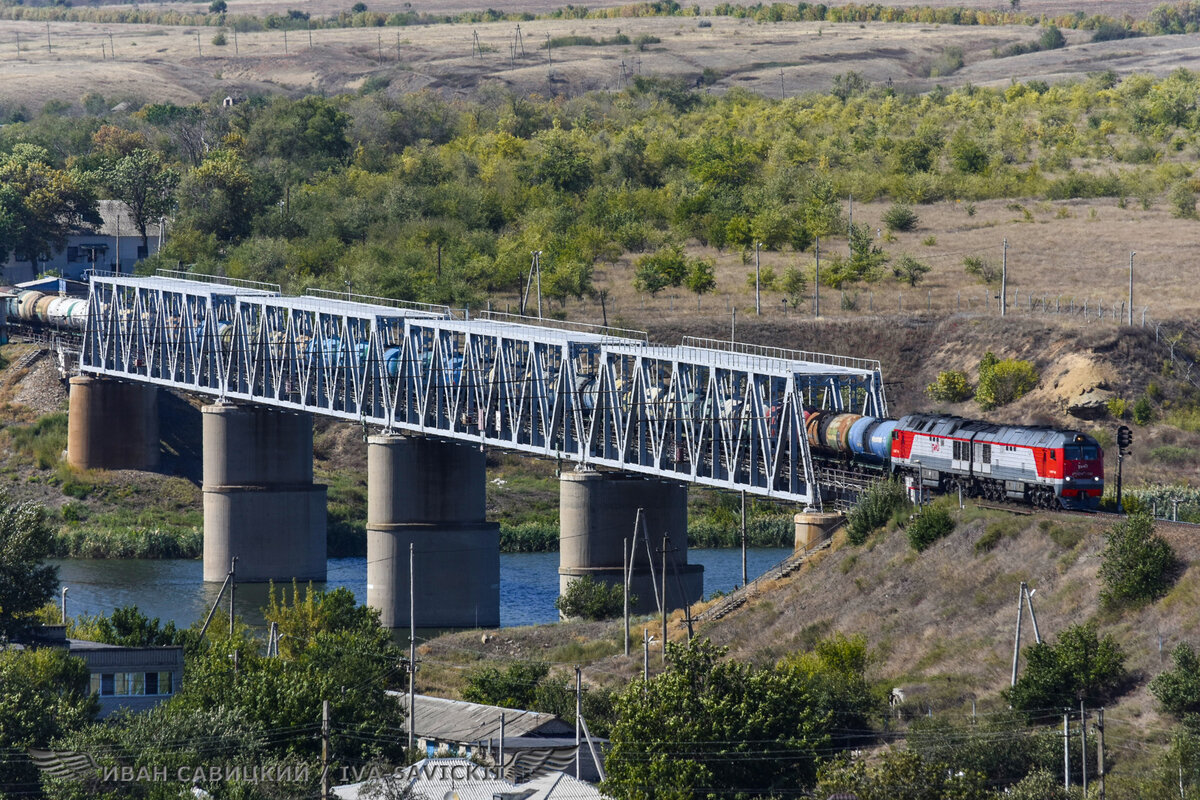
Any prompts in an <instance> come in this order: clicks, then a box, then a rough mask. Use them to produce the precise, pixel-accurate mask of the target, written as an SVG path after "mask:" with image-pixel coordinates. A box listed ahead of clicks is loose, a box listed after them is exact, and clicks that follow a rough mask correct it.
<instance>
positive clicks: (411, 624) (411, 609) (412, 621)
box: [408, 542, 504, 750]
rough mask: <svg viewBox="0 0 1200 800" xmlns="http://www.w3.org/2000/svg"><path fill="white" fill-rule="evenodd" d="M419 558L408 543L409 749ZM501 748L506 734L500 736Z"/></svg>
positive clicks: (414, 710)
mask: <svg viewBox="0 0 1200 800" xmlns="http://www.w3.org/2000/svg"><path fill="white" fill-rule="evenodd" d="M416 563H417V558H416V553H415V551H414V550H413V543H412V542H409V543H408V749H409V750H412V749H413V748H414V747H416V742H415V739H414V738H413V728H414V727H416V721H417V707H416V705H415V703H416V699H417V689H416V687H417V611H416V597H417V590H416V589H415V588H414V587H415V586H416V569H414V567H415V566H416ZM500 741H501V749H503V748H504V745H503V742H504V735H503V734H501V736H500Z"/></svg>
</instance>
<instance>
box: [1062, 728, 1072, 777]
mask: <svg viewBox="0 0 1200 800" xmlns="http://www.w3.org/2000/svg"><path fill="white" fill-rule="evenodd" d="M1070 720H1071V714H1070V712H1069V711H1065V710H1064V711H1063V788H1064V789H1066V790H1068V791H1070V789H1071V722H1070Z"/></svg>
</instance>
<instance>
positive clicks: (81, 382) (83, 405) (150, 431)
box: [67, 375, 159, 470]
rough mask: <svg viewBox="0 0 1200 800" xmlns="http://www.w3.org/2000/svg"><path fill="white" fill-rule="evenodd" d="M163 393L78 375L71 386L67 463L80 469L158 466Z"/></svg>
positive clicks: (134, 385)
mask: <svg viewBox="0 0 1200 800" xmlns="http://www.w3.org/2000/svg"><path fill="white" fill-rule="evenodd" d="M158 453H159V442H158V388H157V387H154V386H149V385H146V384H138V383H125V382H122V381H115V380H110V379H108V378H93V377H91V376H90V375H77V376H75V377H74V378H71V381H70V412H69V414H68V417H67V463H68V464H70V465H71V466H72V467H75V468H77V469H142V470H148V469H154V468H155V467H157V466H158Z"/></svg>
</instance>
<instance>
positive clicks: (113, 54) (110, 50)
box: [108, 33, 237, 61]
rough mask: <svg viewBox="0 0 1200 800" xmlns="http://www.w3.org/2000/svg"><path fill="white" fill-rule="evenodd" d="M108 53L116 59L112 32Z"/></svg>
mask: <svg viewBox="0 0 1200 800" xmlns="http://www.w3.org/2000/svg"><path fill="white" fill-rule="evenodd" d="M234 41H235V42H236V41H237V35H236V34H235V35H234ZM108 54H109V55H110V56H111V57H112V59H113V60H114V61H115V60H116V58H117V49H116V47H114V46H113V35H112V34H111V33H110V34H109V35H108Z"/></svg>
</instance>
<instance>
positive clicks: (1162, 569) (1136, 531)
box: [1100, 512, 1179, 607]
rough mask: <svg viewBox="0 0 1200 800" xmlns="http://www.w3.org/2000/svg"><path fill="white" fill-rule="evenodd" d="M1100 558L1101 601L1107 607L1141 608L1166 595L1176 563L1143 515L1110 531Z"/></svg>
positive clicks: (1148, 520) (1167, 545)
mask: <svg viewBox="0 0 1200 800" xmlns="http://www.w3.org/2000/svg"><path fill="white" fill-rule="evenodd" d="M1107 539H1108V543H1107V544H1106V545H1105V546H1104V552H1103V553H1102V554H1101V564H1100V580H1101V582H1102V584H1103V585H1102V587H1101V589H1100V599H1101V601H1103V603H1104V604H1105V605H1106V606H1109V607H1114V606H1126V605H1140V604H1142V603H1147V602H1150V601H1151V600H1156V599H1158V598H1159V597H1162V596H1163V595H1164V594H1166V593H1167V590H1168V589H1170V588H1171V584H1172V582H1173V579H1174V574H1175V568H1176V565H1177V564H1178V563H1179V562H1178V560H1177V559H1176V557H1175V551H1174V550H1172V549H1171V545H1169V544H1167V542H1166V541H1165V540H1163V539H1162V538H1161V537H1160V536H1158V534H1156V533H1155V532H1154V520H1153V519H1151V517H1150V515H1149V514H1146V513H1144V512H1142V513H1135V514H1131V515H1130V516H1129V518H1128V519H1126V520H1123V521H1121V522H1118V523H1116V524H1115V525H1113V526H1112V527H1111V528H1109V531H1108V534H1107Z"/></svg>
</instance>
